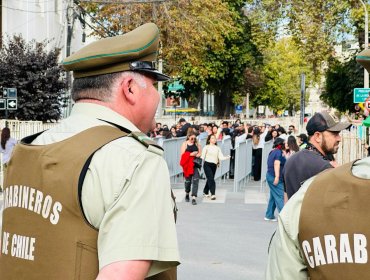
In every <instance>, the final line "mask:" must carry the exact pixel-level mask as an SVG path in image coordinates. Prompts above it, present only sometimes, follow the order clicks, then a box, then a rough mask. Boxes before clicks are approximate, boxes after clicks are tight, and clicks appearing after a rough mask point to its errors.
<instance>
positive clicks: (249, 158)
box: [245, 139, 253, 177]
mask: <svg viewBox="0 0 370 280" xmlns="http://www.w3.org/2000/svg"><path fill="white" fill-rule="evenodd" d="M246 144H247V156H246V158H245V164H246V176H248V177H249V176H250V175H251V174H252V152H253V149H252V139H247V142H246Z"/></svg>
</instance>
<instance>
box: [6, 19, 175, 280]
mask: <svg viewBox="0 0 370 280" xmlns="http://www.w3.org/2000/svg"><path fill="white" fill-rule="evenodd" d="M158 43H159V30H158V28H157V26H156V25H155V24H153V23H147V24H144V25H143V26H141V27H138V28H137V29H135V30H133V31H132V32H128V33H125V34H124V35H121V36H115V37H109V38H104V39H101V40H98V41H95V42H93V43H91V44H89V45H87V46H85V47H84V48H82V49H81V50H79V51H77V52H75V53H74V54H72V55H71V56H69V57H67V58H66V59H65V60H64V61H63V63H62V65H63V67H64V68H65V69H66V70H67V71H73V75H74V81H73V86H72V99H73V100H74V101H75V104H74V106H73V108H72V112H71V115H70V116H69V117H68V118H66V119H64V120H62V122H61V123H60V124H58V125H57V126H55V127H53V128H51V129H49V130H47V131H45V132H42V133H38V134H36V135H32V136H29V137H26V138H24V139H23V140H22V141H21V142H20V143H19V144H17V145H16V147H15V149H14V151H13V154H12V159H11V160H10V162H9V165H8V172H7V174H6V177H5V183H4V186H5V188H4V210H3V224H2V239H3V240H5V243H3V244H5V247H3V248H2V254H1V255H0V275H1V279H10V280H11V279H29V280H36V279H83V280H90V279H97V280H104V279H135V280H143V279H150V280H159V279H160V280H163V279H167V280H172V279H176V278H177V276H176V267H177V265H178V264H179V252H178V244H177V236H176V227H175V215H174V214H175V213H176V211H175V210H176V205H175V201H174V199H173V197H171V184H170V178H169V173H168V167H167V164H166V162H165V160H164V158H163V150H162V149H161V148H160V147H159V146H156V145H155V143H154V142H153V141H151V140H150V139H149V138H148V137H147V136H146V134H145V133H148V132H149V131H150V130H152V129H154V127H155V120H154V116H155V112H156V109H157V105H158V103H159V99H160V97H159V94H158V92H157V89H156V88H155V83H156V82H157V81H165V80H168V79H169V77H168V76H167V75H165V74H163V73H161V72H159V71H158V70H157V69H156V68H155V65H156V63H154V62H155V61H156V54H157V52H158ZM153 178H155V180H153ZM21 198H22V199H21ZM14 240H18V242H17V244H16V245H15V244H14V243H13V245H11V244H12V242H14ZM19 240H22V241H19ZM22 244H23V245H22ZM13 246H16V247H17V250H16V251H17V252H15V253H14V251H13V249H14V248H15V247H13Z"/></svg>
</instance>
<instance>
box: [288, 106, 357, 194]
mask: <svg viewBox="0 0 370 280" xmlns="http://www.w3.org/2000/svg"><path fill="white" fill-rule="evenodd" d="M350 126H351V124H350V123H347V122H340V121H339V120H338V119H337V118H336V117H335V116H334V115H333V114H329V113H328V112H326V111H323V112H321V113H316V114H315V115H313V116H312V118H311V119H310V120H309V121H308V123H307V126H306V129H307V133H308V135H309V137H310V138H309V143H308V144H307V147H306V148H305V149H304V150H301V151H299V152H297V153H295V154H294V155H292V156H291V157H290V158H289V160H288V161H287V162H286V164H285V168H284V182H285V189H286V193H287V196H288V199H289V198H291V197H292V195H293V194H295V193H296V192H297V191H298V189H299V188H300V187H301V184H302V183H303V182H304V181H305V180H307V179H308V178H311V177H312V176H314V175H316V174H318V173H320V172H321V171H323V170H325V169H328V168H333V167H335V166H336V162H335V161H333V154H335V153H337V151H338V148H339V143H340V141H341V137H340V135H339V133H340V132H341V131H342V130H344V129H347V128H348V127H350Z"/></svg>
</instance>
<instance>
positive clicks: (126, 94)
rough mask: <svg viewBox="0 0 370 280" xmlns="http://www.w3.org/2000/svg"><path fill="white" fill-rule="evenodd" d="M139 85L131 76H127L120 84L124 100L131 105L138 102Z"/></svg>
mask: <svg viewBox="0 0 370 280" xmlns="http://www.w3.org/2000/svg"><path fill="white" fill-rule="evenodd" d="M136 89H137V85H136V83H135V80H134V78H133V77H131V76H126V77H124V78H123V79H122V81H121V84H120V90H119V91H120V94H122V95H123V98H124V99H125V100H126V101H127V102H128V103H129V104H131V105H134V104H135V103H136V102H137V98H136V97H137V96H136V95H137V94H136V93H137V92H136Z"/></svg>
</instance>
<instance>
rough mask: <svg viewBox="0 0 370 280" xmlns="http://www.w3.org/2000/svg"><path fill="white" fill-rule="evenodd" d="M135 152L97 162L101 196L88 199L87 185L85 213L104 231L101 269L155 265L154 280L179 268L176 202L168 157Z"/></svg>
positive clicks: (108, 154)
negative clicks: (149, 262) (137, 262)
mask: <svg viewBox="0 0 370 280" xmlns="http://www.w3.org/2000/svg"><path fill="white" fill-rule="evenodd" d="M127 138H128V137H127ZM139 145H141V144H139ZM140 148H142V147H140ZM135 149H136V148H135V147H129V148H128V149H127V150H119V149H116V150H114V149H113V151H112V150H108V152H105V153H100V154H99V155H98V156H97V158H95V156H94V158H93V159H94V160H95V162H94V163H93V162H92V163H91V164H90V169H94V168H96V169H99V170H91V173H93V174H90V178H91V177H92V178H93V179H91V180H92V183H93V184H92V185H94V186H96V185H99V187H98V189H99V188H100V193H98V195H95V196H94V195H92V194H90V195H89V194H87V191H84V188H85V183H86V182H84V186H83V196H84V194H85V195H86V197H85V198H84V197H83V207H84V210H85V208H86V210H87V212H88V213H87V216H88V217H89V218H90V219H89V220H91V221H92V222H93V223H94V224H95V226H97V227H98V228H99V235H98V255H99V269H101V268H102V267H104V266H106V265H108V264H111V263H113V262H117V261H124V260H153V264H152V266H151V268H150V271H149V276H150V275H153V274H156V273H159V272H161V271H163V270H166V269H169V268H171V267H174V266H176V265H178V264H179V253H178V245H177V235H176V228H175V222H174V214H173V207H174V202H173V200H172V198H171V185H170V179H169V178H170V177H169V173H168V168H167V165H166V162H165V161H164V159H163V158H162V156H160V155H158V154H157V153H155V152H151V151H148V150H145V149H144V151H141V152H138V153H136V151H133V150H135ZM112 152H114V155H112ZM112 156H113V157H114V158H115V159H114V160H113V162H112ZM104 161H105V164H104ZM94 166H95V167H94ZM104 168H105V170H104ZM115 178H116V179H115ZM98 189H96V190H95V191H98ZM100 196H101V197H102V199H101V201H100V200H99V197H100ZM86 200H90V201H86Z"/></svg>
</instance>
